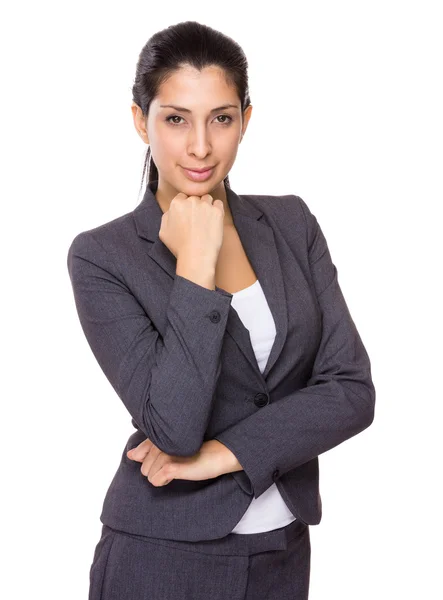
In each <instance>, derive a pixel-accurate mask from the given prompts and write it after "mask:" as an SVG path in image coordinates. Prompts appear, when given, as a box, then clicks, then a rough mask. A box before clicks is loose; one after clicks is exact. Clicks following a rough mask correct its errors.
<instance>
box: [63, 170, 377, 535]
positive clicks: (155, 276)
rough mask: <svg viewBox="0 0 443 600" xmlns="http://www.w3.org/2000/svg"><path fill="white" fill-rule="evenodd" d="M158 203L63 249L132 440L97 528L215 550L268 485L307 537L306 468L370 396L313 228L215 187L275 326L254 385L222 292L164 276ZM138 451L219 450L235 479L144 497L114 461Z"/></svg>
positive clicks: (367, 409)
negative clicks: (212, 544) (230, 456)
mask: <svg viewBox="0 0 443 600" xmlns="http://www.w3.org/2000/svg"><path fill="white" fill-rule="evenodd" d="M155 191H156V182H153V183H151V184H150V185H149V186H148V187H147V189H146V192H145V195H144V197H143V199H142V201H141V202H140V203H139V205H138V206H137V207H136V208H135V209H134V210H133V211H131V212H129V213H127V214H125V215H123V216H121V217H118V218H116V219H114V220H112V221H110V222H108V223H105V224H103V225H100V226H98V227H95V228H93V229H90V230H88V231H84V232H81V233H79V234H78V235H77V236H76V237H75V238H74V240H73V241H72V243H71V245H70V248H69V251H68V261H67V262H68V269H69V275H70V278H71V282H72V287H73V292H74V297H75V303H76V307H77V312H78V316H79V319H80V322H81V326H82V328H83V331H84V333H85V336H86V338H87V340H88V343H89V345H90V347H91V349H92V352H93V354H94V356H95V358H96V359H97V361H98V363H99V365H100V367H101V369H102V370H103V372H104V374H105V375H106V377H107V378H108V380H109V382H110V383H111V385H112V386H113V388H114V389H115V391H116V393H117V394H118V396H119V398H120V399H121V400H122V401H123V403H124V405H125V406H126V408H127V410H128V412H129V414H130V415H131V417H132V424H133V425H134V427H135V428H136V431H135V432H134V433H133V434H132V435H131V436H130V438H129V440H128V441H127V443H126V445H125V447H124V450H123V452H122V456H121V462H120V465H119V466H118V469H117V471H116V473H115V476H114V478H113V480H112V482H111V484H110V486H109V489H108V491H107V494H106V497H105V499H104V503H103V510H102V513H101V515H100V519H101V521H102V522H103V523H105V524H106V525H109V526H110V527H112V528H114V529H117V530H122V531H125V532H128V533H133V534H139V535H144V536H148V537H154V538H163V539H171V540H188V541H197V540H211V539H216V538H221V537H223V536H226V535H228V534H229V533H230V532H231V531H232V529H233V528H234V526H235V525H236V524H237V523H238V521H239V520H240V518H241V517H242V515H243V514H244V513H245V511H246V509H247V507H248V506H249V504H250V502H251V500H252V496H253V495H254V497H255V498H258V497H259V496H260V495H261V494H263V492H265V491H266V490H267V489H268V488H269V486H271V485H272V483H274V482H275V483H276V485H277V487H278V489H279V491H280V493H281V494H282V497H283V499H284V500H285V502H286V503H287V505H288V507H289V509H290V510H291V512H292V513H293V514H294V516H295V517H296V518H297V519H299V520H301V521H302V522H303V523H306V524H310V525H314V524H318V523H319V522H320V520H321V514H322V506H321V496H320V491H319V466H318V455H319V454H321V453H323V452H326V451H327V450H329V449H331V448H333V447H335V446H337V445H338V444H340V443H342V442H343V441H345V440H347V439H349V438H351V437H352V436H354V435H356V434H358V433H359V432H361V431H362V430H364V429H365V428H367V427H368V426H369V425H370V424H371V423H372V421H373V418H374V408H375V388H374V384H373V382H372V378H371V366H370V360H369V357H368V354H367V352H366V349H365V347H364V345H363V342H362V340H361V338H360V335H359V333H358V331H357V329H356V326H355V324H354V321H353V319H352V317H351V315H350V313H349V310H348V307H347V305H346V302H345V299H344V297H343V295H342V292H341V289H340V286H339V283H338V276H337V269H336V267H335V266H334V264H333V262H332V259H331V256H330V253H329V250H328V246H327V243H326V240H325V237H324V235H323V233H322V230H321V228H320V226H319V224H318V222H317V219H316V217H315V216H314V215H313V214H312V213H311V211H310V209H309V208H308V206H307V205H306V203H305V202H304V201H303V200H302V199H301V198H300V197H298V196H295V195H284V196H266V195H237V194H236V193H235V192H234V191H233V190H232V189H230V188H226V193H227V198H228V202H229V205H230V208H231V212H232V216H233V219H234V224H235V227H236V229H237V231H238V234H239V236H240V238H241V241H242V244H243V247H244V249H245V252H246V254H247V256H248V258H249V260H250V262H251V265H252V267H253V268H254V270H255V273H256V275H257V277H258V279H259V280H260V283H261V286H262V288H263V291H264V294H265V296H266V299H267V301H268V303H269V307H270V310H271V312H272V314H273V317H274V320H275V325H276V338H275V341H274V345H273V347H272V350H271V353H270V356H269V359H268V362H267V365H266V368H265V370H264V372H263V374H262V373H261V372H260V370H259V367H258V364H257V361H256V358H255V355H254V350H253V348H252V345H251V340H250V337H249V331H248V330H247V329H246V327H245V326H244V325H243V323H242V321H241V319H240V318H239V315H238V314H237V312H236V311H235V309H234V308H233V306H231V299H232V294H230V293H228V292H227V291H226V290H223V289H221V288H219V287H217V288H216V290H209V289H207V288H205V287H203V286H200V285H198V284H196V283H194V282H192V281H190V280H188V279H186V278H184V277H181V276H178V275H176V274H175V266H176V259H175V257H174V255H173V254H172V253H171V252H170V251H169V249H168V248H167V247H166V246H165V245H164V244H163V243H162V241H161V240H160V239H159V237H158V232H159V229H160V224H161V216H162V211H161V209H160V206H159V205H158V203H157V200H156V198H155V195H154V194H155ZM103 423H104V425H105V423H106V419H105V418H104V419H103ZM146 437H148V438H149V439H151V440H152V442H153V443H154V444H155V445H156V446H158V447H159V448H160V449H161V450H163V451H164V452H166V453H168V454H174V455H181V456H190V455H192V454H195V453H196V452H197V451H198V449H199V448H200V447H201V445H202V443H203V442H204V441H206V440H209V439H214V438H215V439H218V440H219V441H220V442H222V443H223V444H225V445H226V446H227V447H228V448H230V449H231V450H232V451H233V453H234V454H235V456H236V457H237V459H238V460H239V462H240V464H241V465H242V467H243V469H244V470H243V471H237V472H234V473H227V474H224V475H221V476H219V477H217V478H213V479H209V480H205V481H187V480H179V479H175V480H172V481H171V482H170V483H169V484H168V485H166V486H162V487H155V486H153V485H152V484H151V483H150V482H149V481H148V480H147V478H146V477H143V476H142V475H141V473H140V463H138V462H134V461H131V460H129V459H128V458H127V457H126V452H127V450H128V449H129V448H133V447H135V446H137V445H138V444H139V443H140V442H141V441H143V440H144V439H145V438H146Z"/></svg>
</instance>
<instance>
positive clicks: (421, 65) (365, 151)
mask: <svg viewBox="0 0 443 600" xmlns="http://www.w3.org/2000/svg"><path fill="white" fill-rule="evenodd" d="M439 8H440V9H441V3H439V2H426V1H423V0H422V1H420V2H407V1H406V2H405V1H403V2H393V1H389V0H384V1H383V2H380V1H376V2H374V1H372V2H355V1H354V2H342V1H336V2H309V3H308V2H290V3H289V2H288V3H284V2H276V1H274V2H271V3H264V4H263V5H257V4H254V3H252V2H251V3H249V4H248V3H247V2H223V3H221V4H217V3H215V4H214V3H208V2H186V3H179V4H177V5H175V4H174V3H154V2H125V3H123V2H110V1H108V2H97V1H96V2H94V1H93V0H89V1H88V2H80V1H77V2H76V3H66V2H34V3H31V2H27V3H26V2H16V3H13V4H10V5H9V8H8V9H7V10H6V9H3V10H2V13H3V14H2V18H1V19H0V21H1V23H2V24H1V36H0V44H1V67H2V71H1V72H2V83H3V85H2V92H1V111H0V119H1V122H0V125H1V146H2V161H1V165H2V176H1V178H0V179H1V181H0V185H1V188H2V189H1V199H2V205H1V211H2V215H3V218H2V236H1V242H2V251H1V258H2V293H1V299H2V317H3V319H2V349H3V360H2V366H3V375H2V381H3V385H2V404H1V406H2V412H3V415H2V420H1V423H2V435H1V444H2V463H3V464H2V475H3V477H2V480H3V485H2V488H3V493H2V532H1V536H0V537H1V539H2V546H3V549H4V551H5V554H4V558H3V560H2V567H3V568H2V577H1V582H0V586H1V588H2V589H0V595H1V597H2V598H5V599H6V598H7V599H8V600H13V599H18V598H20V599H22V598H28V597H29V598H37V597H38V598H40V597H41V598H45V600H52V599H54V600H61V599H62V598H63V600H71V599H72V600H74V599H75V600H78V599H80V598H86V597H87V593H88V571H89V567H90V563H91V561H92V556H93V551H94V547H95V544H96V543H97V541H98V538H99V535H100V528H101V523H100V521H99V514H100V511H101V508H102V502H103V498H104V495H105V493H106V490H107V487H108V485H109V483H110V481H111V479H112V477H113V475H114V473H115V470H116V468H117V466H118V463H119V460H120V456H121V452H122V450H123V448H124V445H125V443H126V440H127V438H128V436H129V435H130V434H131V433H132V431H133V427H132V425H131V423H130V416H129V413H127V411H126V409H125V407H124V406H123V404H122V403H121V401H120V400H119V398H118V397H117V395H116V394H115V392H114V391H113V389H112V388H111V385H110V384H109V383H108V381H107V380H106V378H105V376H104V375H103V373H102V372H101V370H100V368H99V366H98V364H97V363H96V361H95V359H94V357H93V355H92V353H91V351H90V350H89V346H88V345H87V342H86V338H85V337H84V335H83V333H82V331H81V328H80V324H79V322H78V318H77V314H76V311H75V306H74V300H73V294H72V289H71V284H70V280H69V277H68V271H67V267H66V256H67V250H68V247H69V244H70V243H71V241H72V239H73V237H74V236H75V235H76V234H77V233H79V232H80V231H83V230H85V229H89V228H91V227H95V226H97V225H99V224H101V223H104V222H106V221H108V220H111V219H113V218H115V217H117V216H119V215H122V214H124V213H126V212H128V211H131V210H133V209H134V208H135V206H136V205H137V204H138V202H139V200H140V199H141V197H139V196H138V193H139V186H140V181H141V173H142V166H143V159H144V155H145V150H146V146H145V145H144V144H143V142H142V141H141V139H140V137H139V136H138V135H137V134H136V131H135V129H134V125H133V122H132V114H131V110H130V106H131V101H132V96H131V88H132V84H133V77H134V75H135V65H136V62H137V59H138V54H139V52H140V50H141V48H142V47H143V46H144V44H145V43H146V41H147V40H148V38H149V37H150V36H151V35H152V34H153V33H155V32H156V31H158V30H160V29H163V28H165V27H167V26H168V25H172V24H174V23H178V22H180V21H185V20H198V21H200V22H202V23H205V24H207V25H210V26H212V27H214V28H216V29H219V30H220V31H222V32H223V33H225V34H227V35H229V36H231V37H232V38H234V39H235V40H236V41H237V42H238V43H239V44H240V45H241V46H242V48H243V49H244V51H245V53H246V55H247V57H248V61H249V78H250V93H251V101H252V104H253V106H254V108H253V113H252V118H251V121H250V123H249V128H248V130H247V133H246V136H245V138H244V140H243V142H242V144H241V145H240V148H239V153H238V156H237V160H236V163H235V165H234V167H233V169H232V171H231V173H230V181H231V187H232V188H233V190H234V191H236V192H237V193H239V194H242V193H244V194H248V193H251V194H254V193H256V194H297V195H299V196H301V197H302V198H303V199H304V200H305V202H306V203H307V204H308V206H309V207H310V209H311V210H312V212H313V213H314V214H315V215H316V216H317V218H318V220H319V223H320V224H321V226H322V229H323V232H324V233H325V236H326V238H327V240H328V244H329V248H330V251H331V255H332V258H333V261H334V263H335V264H336V266H337V269H338V273H339V281H340V284H341V287H342V291H343V293H344V295H345V298H346V300H347V302H348V306H349V308H350V311H351V313H352V315H353V318H354V320H355V323H356V325H357V328H358V330H359V332H360V334H361V337H362V339H363V341H364V343H365V346H366V348H367V350H368V353H369V355H370V357H371V362H372V374H373V380H374V383H375V386H376V390H377V404H376V416H375V420H374V423H373V424H372V426H371V427H370V428H369V429H367V430H365V431H364V432H363V433H361V434H360V435H358V436H356V437H354V438H352V439H350V440H348V441H347V442H345V443H343V444H341V445H340V446H338V447H337V448H335V449H333V450H331V451H329V452H327V453H325V454H324V455H322V456H321V457H320V476H321V493H322V499H323V519H322V522H321V523H320V525H318V526H312V527H311V543H312V572H311V592H310V600H324V599H326V598H328V599H329V598H337V599H340V600H357V599H358V600H366V599H368V600H369V599H371V600H372V599H373V598H378V599H383V600H388V599H389V600H391V599H394V598H395V599H397V598H401V599H402V600H404V599H406V598H408V599H409V598H411V599H412V598H413V599H415V600H417V599H419V598H420V599H426V600H434V599H438V598H442V597H443V586H442V583H441V573H440V571H441V565H442V559H443V556H442V550H441V545H442V544H441V539H442V534H443V528H442V519H441V507H442V505H443V498H442V494H441V491H440V490H441V474H442V466H441V460H440V459H441V457H442V451H441V444H440V443H439V440H441V435H440V433H441V425H440V417H441V414H442V413H441V403H442V399H443V398H442V392H441V373H442V370H441V362H442V344H441V340H442V334H443V331H442V327H441V294H438V287H439V284H440V283H441V273H442V268H441V261H442V258H443V257H442V252H441V246H440V240H441V229H442V227H441V225H442V222H441V213H440V205H441V203H442V200H443V194H442V188H443V184H442V165H443V156H442V154H443V150H442V145H443V142H442V139H443V122H442V121H443V119H442V106H443V93H442V72H443V70H442V56H443V42H442V35H441V31H442V26H443V23H442V18H441V16H440V14H439ZM122 600H123V599H122Z"/></svg>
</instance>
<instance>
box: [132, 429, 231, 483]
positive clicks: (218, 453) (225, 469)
mask: <svg viewBox="0 0 443 600" xmlns="http://www.w3.org/2000/svg"><path fill="white" fill-rule="evenodd" d="M126 456H127V457H128V458H129V459H131V460H135V461H137V462H141V463H142V465H141V468H140V470H141V472H142V475H144V476H145V477H147V478H148V481H149V482H150V483H152V485H154V486H156V487H160V486H164V485H167V484H168V483H170V482H171V481H172V480H173V479H188V480H191V481H201V480H203V479H213V478H214V477H218V476H219V475H223V474H224V473H229V472H230V470H229V469H230V468H231V466H232V468H233V469H234V466H235V464H237V461H236V458H235V456H234V454H233V453H232V452H231V451H230V450H229V448H227V447H226V446H225V445H224V444H222V443H221V442H219V441H218V440H209V441H207V442H204V443H203V445H202V447H201V448H200V450H199V451H198V452H197V454H194V455H193V456H174V455H170V454H166V453H165V452H163V451H162V450H160V449H159V448H157V446H156V445H155V444H153V443H152V442H151V441H150V440H149V438H146V440H144V441H143V442H141V443H140V444H139V445H138V446H136V447H135V448H133V449H132V450H129V451H128V452H127V453H126Z"/></svg>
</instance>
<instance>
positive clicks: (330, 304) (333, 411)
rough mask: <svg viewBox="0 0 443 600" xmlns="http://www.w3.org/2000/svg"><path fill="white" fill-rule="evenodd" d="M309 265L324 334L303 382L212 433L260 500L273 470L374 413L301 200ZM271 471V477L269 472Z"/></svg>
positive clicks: (322, 247) (363, 366)
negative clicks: (219, 430) (310, 372)
mask: <svg viewBox="0 0 443 600" xmlns="http://www.w3.org/2000/svg"><path fill="white" fill-rule="evenodd" d="M300 202H301V205H302V208H303V212H304V215H305V219H306V227H307V236H308V237H307V242H308V248H309V263H310V268H311V273H312V278H313V283H314V287H315V291H316V295H317V298H318V302H319V305H320V309H321V313H322V339H321V343H320V346H319V349H318V353H317V356H316V359H315V362H314V365H313V369H312V374H311V377H310V379H309V381H308V382H307V384H306V387H304V388H302V389H299V390H294V392H293V393H291V394H288V395H286V396H284V397H283V398H281V399H279V400H278V401H276V402H272V397H271V402H270V404H268V405H267V406H265V407H263V408H260V409H258V410H257V412H255V413H254V414H253V415H250V416H249V417H247V418H246V419H243V420H242V421H240V422H239V423H236V424H235V425H233V426H232V427H229V428H228V429H226V430H225V431H223V432H221V433H219V434H218V435H216V436H214V438H215V439H216V440H219V441H220V442H221V443H222V444H225V445H226V446H227V447H228V448H229V449H230V450H231V451H232V452H233V454H234V455H235V457H236V458H237V460H238V461H239V463H240V465H241V466H242V467H243V469H244V471H245V473H246V475H248V477H249V479H250V481H251V484H252V489H253V493H254V497H255V498H258V497H259V496H260V495H261V494H262V493H263V492H264V491H266V490H267V489H268V488H269V487H270V486H271V485H272V483H274V476H281V475H283V474H284V473H286V472H287V471H290V470H291V469H294V468H296V467H297V466H299V465H301V464H303V463H306V462H308V461H309V460H311V459H313V458H315V457H317V456H318V455H319V454H321V453H323V452H326V451H327V450H330V449H331V448H334V447H335V446H337V445H338V444H341V443H342V442H344V441H345V440H347V439H349V438H351V437H352V436H354V435H356V434H358V433H359V432H361V431H363V430H364V429H366V428H367V427H369V425H371V423H372V421H373V419H374V408H375V388H374V385H373V382H372V377H371V365H370V360H369V356H368V354H367V352H366V349H365V347H364V345H363V342H362V340H361V338H360V335H359V333H358V331H357V328H356V326H355V323H354V321H353V319H352V317H351V315H350V313H349V310H348V307H347V305H346V302H345V299H344V297H343V294H342V291H341V289H340V286H339V282H338V278H337V269H336V267H335V266H334V264H333V263H332V260H331V256H330V253H329V249H328V246H327V243H326V239H325V237H324V235H323V232H322V230H321V228H320V226H319V224H318V222H317V220H316V218H315V216H314V215H313V214H312V213H311V212H310V210H309V208H308V207H307V205H306V204H305V203H304V201H303V200H302V199H301V198H300ZM276 473H277V475H275V474H276Z"/></svg>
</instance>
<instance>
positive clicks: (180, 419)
mask: <svg viewBox="0 0 443 600" xmlns="http://www.w3.org/2000/svg"><path fill="white" fill-rule="evenodd" d="M67 264H68V270H69V276H70V278H71V283H72V288H73V292H74V298H75V303H76V308H77V312H78V316H79V319H80V323H81V326H82V328H83V332H84V334H85V336H86V339H87V341H88V343H89V346H90V348H91V350H92V352H93V354H94V356H95V358H96V359H97V361H98V363H99V365H100V367H101V369H102V370H103V372H104V374H105V375H106V377H107V379H108V380H109V382H110V383H111V385H112V386H113V388H114V389H115V391H116V392H117V394H118V395H119V397H120V399H121V400H122V401H123V403H124V405H125V406H126V408H127V409H128V411H129V413H130V414H131V416H132V417H133V419H134V420H135V422H136V423H137V424H138V426H139V427H140V429H141V430H142V431H143V432H144V433H145V435H146V437H148V438H149V439H150V440H151V441H152V442H153V443H154V444H155V445H156V446H157V447H158V448H160V449H161V450H162V451H164V452H166V453H167V454H173V455H177V456H192V455H194V454H195V453H196V452H198V450H199V449H200V448H201V446H202V444H203V439H204V434H205V431H206V428H207V425H208V422H209V419H210V416H211V412H212V405H213V399H214V393H215V388H216V384H217V380H218V377H219V375H220V372H221V364H220V354H221V348H222V344H223V336H224V333H225V328H226V323H227V319H228V314H229V307H230V304H231V298H232V296H231V295H230V294H227V293H225V292H223V291H219V290H210V289H208V288H206V287H204V286H202V285H198V284H197V283H194V282H193V281H191V280H189V279H187V278H185V277H182V276H180V275H176V277H175V279H174V282H173V285H172V290H171V294H170V296H169V300H168V302H169V303H168V307H167V313H166V316H167V329H166V332H165V335H164V337H163V338H162V337H161V336H160V335H159V333H158V331H157V330H156V329H155V328H154V326H153V324H152V322H151V320H150V318H149V316H148V315H147V314H146V312H145V311H144V309H143V307H142V306H141V305H140V303H139V302H138V300H137V299H136V298H135V297H134V295H133V294H132V293H131V291H130V289H129V288H128V287H127V286H126V284H125V283H124V281H123V278H122V277H121V276H120V274H119V271H118V269H117V268H116V266H115V265H114V264H113V262H112V261H111V258H110V255H109V253H108V252H106V250H105V249H104V248H103V247H102V246H101V244H100V243H99V242H98V241H97V240H96V238H95V237H94V235H93V234H92V233H91V232H82V233H80V234H78V235H77V236H76V237H75V238H74V240H73V242H72V243H71V246H70V248H69V251H68V258H67ZM215 311H216V312H217V313H218V314H217V317H218V318H217V319H215V318H214V313H215ZM75 375H77V374H75Z"/></svg>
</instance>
